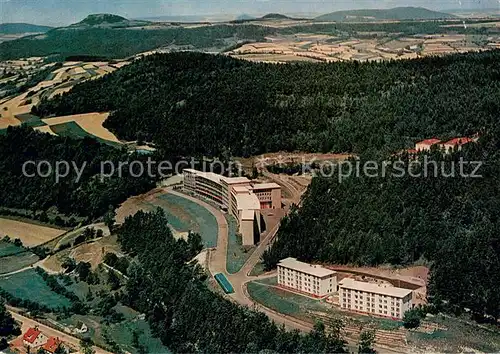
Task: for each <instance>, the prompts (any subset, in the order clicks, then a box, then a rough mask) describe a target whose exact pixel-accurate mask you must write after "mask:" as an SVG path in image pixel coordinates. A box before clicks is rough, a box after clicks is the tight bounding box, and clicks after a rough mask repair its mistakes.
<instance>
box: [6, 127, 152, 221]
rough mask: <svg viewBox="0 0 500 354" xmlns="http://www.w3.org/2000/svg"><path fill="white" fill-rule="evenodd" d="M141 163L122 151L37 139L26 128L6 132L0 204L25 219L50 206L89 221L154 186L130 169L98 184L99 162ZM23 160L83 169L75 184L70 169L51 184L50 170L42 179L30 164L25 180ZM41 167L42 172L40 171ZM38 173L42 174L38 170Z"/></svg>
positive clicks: (92, 142)
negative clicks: (23, 214)
mask: <svg viewBox="0 0 500 354" xmlns="http://www.w3.org/2000/svg"><path fill="white" fill-rule="evenodd" d="M132 159H137V160H141V159H142V160H144V159H145V157H141V156H135V155H130V154H129V153H128V152H127V151H126V149H115V148H112V147H109V146H106V145H104V144H100V143H98V142H97V141H95V140H93V139H90V138H84V139H81V140H73V139H70V138H62V137H58V136H51V135H49V134H42V133H39V132H36V131H34V130H33V129H32V128H29V127H24V126H22V127H9V128H8V129H7V132H6V134H5V135H0V182H1V183H2V185H3V188H2V189H1V190H0V205H1V206H2V207H7V208H16V209H24V210H28V211H31V212H28V213H26V216H29V215H40V211H42V214H43V215H45V214H44V213H43V212H44V211H47V210H48V209H49V208H51V207H53V206H56V207H57V210H58V212H59V213H61V214H64V215H68V216H72V215H74V216H80V217H85V218H89V219H90V220H91V219H94V218H97V217H100V216H102V215H104V214H105V213H106V212H107V211H108V210H109V208H110V206H112V207H116V206H117V205H118V204H120V203H121V202H123V201H124V200H125V199H126V198H128V197H129V196H131V195H136V194H141V193H143V192H145V191H148V190H150V189H151V188H153V187H154V185H155V181H154V179H153V178H151V177H149V176H147V174H143V175H141V176H140V177H137V178H135V177H133V176H131V174H130V170H129V169H127V168H124V169H123V174H122V177H121V178H120V177H119V176H118V174H115V175H114V176H113V177H110V178H104V179H101V178H100V177H101V176H100V173H101V162H102V161H108V160H109V161H112V162H113V163H114V164H115V166H118V162H120V161H122V162H126V161H131V160H132ZM26 161H36V162H40V161H47V162H48V163H50V165H51V166H52V168H53V169H54V167H55V164H56V162H58V161H67V162H68V163H70V164H71V163H74V164H75V165H76V166H79V167H78V168H81V167H82V166H85V168H83V173H82V174H81V178H80V179H79V180H78V174H77V172H76V171H75V170H74V169H72V170H71V171H70V173H69V175H68V176H67V177H66V178H61V179H60V180H59V181H58V180H56V178H55V175H54V171H53V173H52V174H50V175H49V176H48V177H42V176H41V175H39V174H38V173H36V171H35V168H34V167H33V166H32V165H30V166H28V168H26V171H25V172H28V173H29V174H30V175H34V176H33V177H26V176H25V174H24V173H23V164H24V163H25V162H26ZM45 168H46V167H45ZM42 172H44V173H45V172H47V170H46V169H43V170H42Z"/></svg>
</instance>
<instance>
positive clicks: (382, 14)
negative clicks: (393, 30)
mask: <svg viewBox="0 0 500 354" xmlns="http://www.w3.org/2000/svg"><path fill="white" fill-rule="evenodd" d="M448 18H456V16H454V15H451V14H448V13H444V12H437V11H432V10H428V9H425V8H423V7H395V8H393V9H388V10H379V9H372V10H370V9H368V10H347V11H336V12H332V13H329V14H325V15H321V16H318V17H316V18H315V20H317V21H338V22H342V21H377V20H437V19H448Z"/></svg>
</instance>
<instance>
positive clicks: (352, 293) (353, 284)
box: [339, 278, 412, 320]
mask: <svg viewBox="0 0 500 354" xmlns="http://www.w3.org/2000/svg"><path fill="white" fill-rule="evenodd" d="M339 302H340V307H341V308H342V309H344V310H347V311H354V312H360V313H365V314H369V315H375V316H382V317H389V318H393V319H399V320H400V319H402V318H403V316H404V314H405V312H406V311H408V310H410V309H411V308H412V290H409V289H403V288H397V287H394V286H383V285H379V284H374V283H367V282H362V281H357V280H354V279H351V278H345V279H343V280H342V281H341V282H340V283H339Z"/></svg>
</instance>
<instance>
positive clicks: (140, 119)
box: [33, 51, 500, 157]
mask: <svg viewBox="0 0 500 354" xmlns="http://www.w3.org/2000/svg"><path fill="white" fill-rule="evenodd" d="M499 59H500V51H491V52H483V53H467V54H457V55H451V56H446V57H442V58H436V57H431V58H423V59H417V60H407V61H403V60H401V61H391V62H382V63H363V64H360V63H357V62H346V63H322V64H317V63H302V64H297V63H296V64H283V65H275V64H265V63H250V62H246V61H241V60H236V59H233V58H229V57H226V56H222V55H208V54H201V53H171V54H158V55H151V56H148V57H147V58H144V59H142V60H139V61H136V62H134V63H133V64H131V65H129V66H127V67H125V68H122V69H120V70H117V71H116V72H114V73H112V74H110V75H106V76H104V77H103V78H100V79H98V80H93V81H88V82H85V83H82V84H79V85H76V86H75V87H74V88H73V89H72V90H71V91H70V92H68V93H65V94H63V95H62V96H57V97H55V98H54V99H52V100H50V101H47V100H43V101H42V102H41V103H40V104H39V105H38V106H36V107H34V108H33V113H34V114H36V115H40V116H44V117H45V116H50V115H66V114H76V113H85V112H95V111H112V113H111V115H110V117H109V118H108V119H107V120H106V122H105V126H106V128H108V129H110V130H111V131H113V132H114V133H115V134H116V135H117V136H118V137H120V138H122V139H125V140H146V141H152V142H154V143H155V144H156V145H157V146H158V147H159V149H160V150H163V151H165V152H168V153H172V152H174V153H176V154H178V155H180V156H207V155H208V156H218V157H221V156H225V155H232V156H251V155H256V154H260V153H265V152H272V151H282V150H284V151H294V150H301V151H308V152H320V151H321V152H331V151H334V152H356V153H360V152H368V151H370V152H372V153H374V154H377V153H379V152H381V151H383V152H388V151H394V150H396V149H400V148H402V147H404V146H411V144H412V143H413V142H414V141H415V139H422V138H427V137H432V136H434V135H440V136H442V137H443V138H447V137H451V136H457V135H472V134H474V133H477V131H478V130H480V129H482V128H483V127H487V126H489V125H491V124H492V122H495V121H496V119H497V117H496V115H497V112H498V109H499V103H498V99H497V98H498V96H499V94H500V88H499V83H498V72H499V70H500V64H499V63H500V60H499ZM471 107H474V109H470V108H471Z"/></svg>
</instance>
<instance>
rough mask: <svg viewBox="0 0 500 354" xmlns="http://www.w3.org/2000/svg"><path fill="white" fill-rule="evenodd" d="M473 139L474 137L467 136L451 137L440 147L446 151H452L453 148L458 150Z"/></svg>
mask: <svg viewBox="0 0 500 354" xmlns="http://www.w3.org/2000/svg"><path fill="white" fill-rule="evenodd" d="M473 141H474V139H471V138H467V137H462V138H454V139H451V140H450V141H447V142H446V143H443V144H441V147H442V148H443V149H444V151H445V152H446V153H449V152H452V151H454V150H455V149H456V150H459V151H460V150H461V149H462V146H464V145H466V144H469V143H472V142H473Z"/></svg>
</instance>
